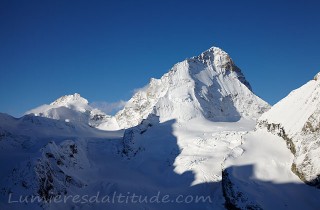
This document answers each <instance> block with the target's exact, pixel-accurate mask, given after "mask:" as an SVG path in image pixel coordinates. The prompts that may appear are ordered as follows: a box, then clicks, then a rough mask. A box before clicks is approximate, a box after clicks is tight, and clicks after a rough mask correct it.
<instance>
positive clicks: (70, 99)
mask: <svg viewBox="0 0 320 210" xmlns="http://www.w3.org/2000/svg"><path fill="white" fill-rule="evenodd" d="M88 103H89V102H88V100H87V99H85V98H83V97H81V96H80V94H79V93H75V94H73V95H65V96H62V97H60V98H58V99H57V100H55V101H54V102H52V103H51V104H50V105H52V106H65V107H69V106H70V105H84V106H87V105H88Z"/></svg>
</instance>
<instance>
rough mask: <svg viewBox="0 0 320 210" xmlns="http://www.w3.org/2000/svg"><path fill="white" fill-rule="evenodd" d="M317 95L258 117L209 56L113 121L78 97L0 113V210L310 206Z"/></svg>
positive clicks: (153, 87) (231, 76)
mask: <svg viewBox="0 0 320 210" xmlns="http://www.w3.org/2000/svg"><path fill="white" fill-rule="evenodd" d="M319 87H320V84H319V74H318V75H317V76H316V77H315V78H314V80H312V81H310V82H309V83H307V84H306V85H305V86H303V87H301V88H299V89H297V90H295V91H294V92H293V93H291V94H290V95H289V96H288V97H286V98H285V99H283V100H282V101H280V102H279V103H278V104H276V105H275V106H274V107H272V108H271V109H270V106H269V105H268V104H267V103H266V102H264V101H263V100H262V99H260V98H259V97H258V96H256V95H255V94H254V93H253V92H252V89H251V86H250V84H249V82H248V81H246V79H245V77H244V75H243V74H242V72H241V70H240V69H239V68H238V67H237V66H236V65H235V64H234V62H233V61H232V59H231V58H230V56H229V55H228V54H227V53H226V52H224V51H223V50H221V49H219V48H217V47H212V48H210V49H209V50H207V51H205V52H203V53H201V54H200V55H199V56H196V57H192V58H190V59H187V60H185V61H182V62H179V63H177V64H176V65H174V66H173V67H172V69H171V70H169V72H168V73H166V74H164V75H163V76H162V77H161V78H160V79H151V81H150V83H149V84H148V85H147V86H146V87H145V88H143V89H140V90H139V91H138V92H137V93H135V94H134V95H133V97H132V98H131V99H130V100H129V101H128V102H127V103H126V105H125V107H124V108H123V109H122V110H120V111H119V112H118V113H117V114H116V115H115V116H109V115H106V114H105V113H103V112H102V111H100V110H98V109H95V108H92V107H91V106H90V103H89V102H88V101H87V100H86V99H85V98H83V97H81V96H80V95H79V94H73V95H66V96H63V97H61V98H59V99H57V100H56V101H54V102H52V103H51V104H49V105H43V106H40V107H38V108H35V109H33V110H30V111H28V112H27V114H26V115H25V116H23V117H21V118H18V119H17V118H13V117H11V116H9V115H6V114H0V165H1V172H0V189H1V190H0V209H47V210H55V209H70V210H71V209H78V210H84V209H115V210H117V209H119V210H122V209H133V210H135V209H136V210H141V209H150V210H151V209H174V210H176V209H184V210H187V209H190V210H193V209H208V210H209V209H290V210H291V209H319V204H318V200H319V198H320V191H319V189H317V187H319V185H318V183H319V182H318V181H319V180H318V179H317V178H319V174H320V173H319V168H320V165H319V158H320V156H319V154H320V153H319V150H320V149H319V148H320V146H319V129H318V126H319V119H320V117H319V116H320V112H319V108H318V107H319V103H320V100H319V94H320V93H319V90H320V89H319ZM269 109H270V110H269ZM307 184H308V185H307ZM310 185H311V186H310ZM20 196H21V197H22V201H19V199H20ZM32 196H34V197H36V198H37V199H40V200H41V201H40V202H31V199H32ZM23 198H25V199H23ZM58 201H60V202H58Z"/></svg>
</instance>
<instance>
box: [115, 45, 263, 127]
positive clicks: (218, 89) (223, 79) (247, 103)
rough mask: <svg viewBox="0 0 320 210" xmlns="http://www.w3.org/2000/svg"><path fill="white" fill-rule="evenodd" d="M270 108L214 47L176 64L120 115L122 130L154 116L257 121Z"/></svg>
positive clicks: (138, 95)
mask: <svg viewBox="0 0 320 210" xmlns="http://www.w3.org/2000/svg"><path fill="white" fill-rule="evenodd" d="M268 108H269V105H268V104H267V103H266V102H264V101H263V100H261V99H260V98H259V97H257V96H256V95H254V94H253V93H252V91H251V86H250V84H249V83H248V82H247V81H246V79H245V77H244V75H243V74H242V72H241V70H240V69H239V68H238V67H237V66H236V65H235V64H234V62H233V61H232V59H231V58H230V56H229V55H228V54H227V53H226V52H225V51H223V50H221V49H220V48H217V47H211V48H210V49H208V50H206V51H204V52H203V53H201V54H200V55H199V56H195V57H192V58H189V59H186V60H184V61H182V62H179V63H177V64H175V65H174V66H173V67H172V68H171V70H170V71H169V72H168V73H166V74H164V75H163V76H162V77H161V78H160V79H152V80H151V81H150V83H149V84H148V85H147V86H146V87H145V88H143V89H141V90H139V91H138V92H137V93H136V94H135V95H134V96H133V97H132V98H131V99H130V100H129V101H128V103H127V104H126V106H125V108H124V109H123V110H121V111H119V112H118V113H117V114H116V119H117V121H118V123H119V126H120V127H122V128H128V127H132V126H135V125H138V124H139V123H140V122H141V121H142V120H143V119H146V117H148V116H149V115H150V114H155V115H157V116H159V117H160V122H164V121H167V120H171V119H176V120H178V121H188V120H190V119H192V118H198V117H200V118H206V119H209V120H212V121H237V120H239V119H240V118H241V117H244V118H249V119H257V117H259V116H260V114H262V113H263V112H264V111H265V110H267V109H268Z"/></svg>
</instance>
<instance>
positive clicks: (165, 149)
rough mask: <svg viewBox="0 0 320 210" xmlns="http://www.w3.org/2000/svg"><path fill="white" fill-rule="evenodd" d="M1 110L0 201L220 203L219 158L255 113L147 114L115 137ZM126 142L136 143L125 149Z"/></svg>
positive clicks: (160, 205)
mask: <svg viewBox="0 0 320 210" xmlns="http://www.w3.org/2000/svg"><path fill="white" fill-rule="evenodd" d="M3 118H10V122H8V120H3V121H0V127H1V128H2V133H5V134H4V135H2V139H1V141H0V146H1V147H0V148H1V156H0V157H1V166H2V169H3V170H2V171H1V180H2V181H1V188H2V191H1V196H0V198H1V199H0V201H1V204H0V208H1V209H18V208H24V209H26V208H30V209H41V208H45V209H74V208H75V209H106V208H111V209H124V208H125V209H224V198H223V196H222V191H221V184H220V181H221V163H222V162H223V160H224V159H225V156H226V154H228V153H230V152H231V151H232V149H233V148H234V147H236V146H239V145H240V144H241V141H242V137H241V135H242V134H244V133H246V132H247V131H248V130H252V129H253V127H254V121H252V120H246V119H242V120H240V121H239V122H210V121H208V120H206V119H193V120H191V121H189V122H188V123H178V122H176V121H175V120H170V121H166V122H163V123H159V119H158V117H156V116H153V117H151V116H150V117H149V118H148V119H147V120H145V121H144V122H143V123H142V125H139V126H137V127H133V128H130V129H128V130H127V131H126V134H125V135H124V138H122V137H121V135H122V133H121V132H120V133H119V132H110V131H100V130H96V129H95V128H92V127H89V126H87V127H82V126H81V127H80V128H78V127H77V126H74V127H72V126H71V127H70V126H68V125H66V122H65V121H57V120H52V119H47V118H42V117H37V116H32V115H31V116H28V118H31V120H27V121H26V120H24V119H14V118H11V117H9V116H6V115H4V116H3ZM4 122H6V123H4ZM38 122H39V123H38ZM34 123H35V124H34ZM69 123H70V122H69ZM6 125H8V126H6ZM9 125H10V126H9ZM53 125H54V126H53ZM20 128H25V129H20ZM37 128H38V129H39V130H38V129H37ZM82 129H87V131H86V132H84V133H83V132H82ZM4 131H5V132H4ZM130 131H132V132H130ZM53 133H55V134H53ZM130 133H131V134H130ZM128 135H129V136H130V137H131V138H128ZM30 139H31V140H30ZM29 140H30V141H31V142H29ZM12 142H14V144H11V143H12ZM132 145H135V146H136V145H139V146H136V147H135V149H132V150H130V149H128V148H129V147H132ZM138 148H140V149H138ZM126 150H127V151H126ZM13 151H15V152H13ZM128 151H129V152H128ZM8 163H9V164H8ZM10 193H11V196H12V197H11V200H13V201H17V200H18V199H19V196H20V195H40V196H41V197H42V198H44V199H50V198H52V197H54V196H58V195H62V196H64V195H65V196H75V195H81V196H83V195H88V196H95V195H97V193H99V195H100V196H99V199H100V200H101V199H102V197H105V196H109V197H110V198H111V197H112V196H113V194H114V193H116V195H117V196H119V195H120V194H122V195H129V196H132V195H133V193H135V194H136V195H138V196H140V197H146V196H147V198H148V199H151V198H152V197H154V196H158V194H159V196H160V198H158V199H162V198H163V197H164V196H168V198H167V199H169V202H168V201H167V202H150V200H149V201H147V202H146V201H142V202H132V201H129V202H119V201H117V200H116V201H115V203H112V202H105V203H97V202H93V203H89V202H85V203H74V202H72V201H71V200H68V201H67V202H66V203H55V202H52V203H50V204H44V203H41V205H39V203H37V202H35V203H32V204H28V205H26V204H18V203H13V204H12V203H11V204H10V203H8V199H9V195H10ZM159 196H158V197H159ZM197 199H198V200H199V201H197Z"/></svg>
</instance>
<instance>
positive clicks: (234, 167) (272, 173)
mask: <svg viewBox="0 0 320 210" xmlns="http://www.w3.org/2000/svg"><path fill="white" fill-rule="evenodd" d="M243 141H244V142H245V143H244V144H243V145H241V146H239V147H237V148H235V149H234V151H233V153H231V154H230V155H229V157H228V158H227V159H226V161H225V162H224V164H223V168H224V171H223V178H222V187H223V192H224V195H225V198H226V206H227V207H228V208H229V209H234V208H239V209H279V210H280V209H290V210H292V209H296V210H299V209H314V210H316V209H319V198H320V192H319V190H318V189H316V188H314V187H311V186H308V185H306V184H304V182H302V181H301V180H300V179H299V177H297V176H296V175H295V174H294V173H293V172H292V171H291V164H292V161H293V159H294V156H293V154H291V152H290V150H289V149H287V147H286V142H285V141H284V140H283V139H282V138H281V137H279V136H276V135H273V134H271V133H270V132H268V131H266V130H257V131H255V132H250V133H249V134H248V135H246V136H244V140H243Z"/></svg>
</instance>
